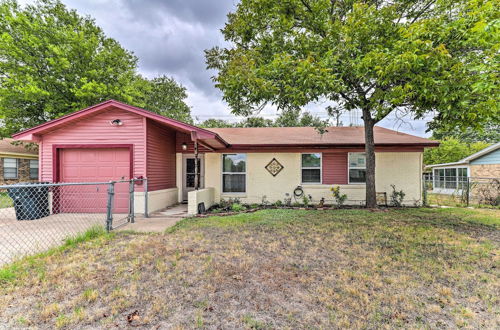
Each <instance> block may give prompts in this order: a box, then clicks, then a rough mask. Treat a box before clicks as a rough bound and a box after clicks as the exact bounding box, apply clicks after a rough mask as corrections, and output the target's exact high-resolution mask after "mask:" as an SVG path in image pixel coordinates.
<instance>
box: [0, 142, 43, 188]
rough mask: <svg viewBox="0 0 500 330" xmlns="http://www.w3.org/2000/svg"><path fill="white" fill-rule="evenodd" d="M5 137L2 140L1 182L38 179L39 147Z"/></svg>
mask: <svg viewBox="0 0 500 330" xmlns="http://www.w3.org/2000/svg"><path fill="white" fill-rule="evenodd" d="M13 142H14V140H13V139H9V138H4V139H1V140H0V184H3V185H6V184H13V183H18V182H36V181H38V149H37V146H36V145H31V146H27V145H26V144H24V143H19V142H18V143H15V144H13Z"/></svg>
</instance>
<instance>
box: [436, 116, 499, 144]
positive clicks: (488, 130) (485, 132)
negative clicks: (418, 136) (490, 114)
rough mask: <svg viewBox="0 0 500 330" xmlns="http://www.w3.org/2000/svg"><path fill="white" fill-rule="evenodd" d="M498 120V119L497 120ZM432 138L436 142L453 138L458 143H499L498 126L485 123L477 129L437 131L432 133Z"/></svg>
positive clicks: (492, 123)
mask: <svg viewBox="0 0 500 330" xmlns="http://www.w3.org/2000/svg"><path fill="white" fill-rule="evenodd" d="M499 120H500V119H499ZM432 138H434V139H436V140H444V139H446V138H455V139H457V140H459V141H460V142H466V143H473V142H486V143H497V142H498V141H500V124H498V123H497V124H496V123H494V122H487V123H485V125H484V126H482V127H480V128H479V129H476V128H467V129H465V130H461V129H460V128H459V127H457V128H454V129H446V130H443V129H438V130H435V131H433V132H432Z"/></svg>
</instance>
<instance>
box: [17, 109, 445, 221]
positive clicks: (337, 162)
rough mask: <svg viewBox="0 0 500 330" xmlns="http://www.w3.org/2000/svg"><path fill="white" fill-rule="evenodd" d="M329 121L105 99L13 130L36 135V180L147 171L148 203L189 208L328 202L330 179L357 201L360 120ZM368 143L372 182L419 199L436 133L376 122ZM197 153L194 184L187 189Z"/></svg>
mask: <svg viewBox="0 0 500 330" xmlns="http://www.w3.org/2000/svg"><path fill="white" fill-rule="evenodd" d="M327 130H328V132H326V133H325V134H323V135H321V134H319V133H318V132H317V131H316V130H315V129H314V128H312V127H299V128H297V127H286V128H278V127H276V128H275V127H273V128H218V129H203V128H199V127H196V126H193V125H189V124H186V123H182V122H179V121H176V120H173V119H169V118H166V117H164V116H160V115H158V114H155V113H152V112H149V111H146V110H143V109H140V108H136V107H132V106H129V105H126V104H123V103H120V102H117V101H113V100H110V101H107V102H104V103H101V104H98V105H95V106H92V107H90V108H87V109H84V110H80V111H77V112H74V113H72V114H69V115H66V116H64V117H61V118H59V119H56V120H52V121H50V122H47V123H44V124H42V125H39V126H36V127H34V128H31V129H28V130H25V131H23V132H20V133H17V134H15V135H14V138H15V139H17V140H23V141H35V142H37V143H39V145H40V169H41V171H40V173H41V180H42V181H53V182H81V181H108V180H113V179H120V178H126V179H127V178H130V177H147V178H148V191H149V193H148V196H149V199H148V205H149V210H150V211H154V210H158V209H161V208H164V207H166V206H169V205H172V204H175V203H178V202H182V201H186V200H188V204H189V205H188V209H189V211H190V213H195V212H196V209H197V207H198V205H199V204H200V203H201V202H204V204H205V207H207V208H208V207H209V206H210V205H212V204H213V203H214V202H218V201H219V200H220V199H221V198H224V199H228V198H239V199H240V200H241V201H242V202H246V203H261V202H262V201H263V199H264V200H266V201H268V202H275V201H276V200H281V201H283V200H284V199H285V197H287V196H289V197H291V198H292V202H294V201H295V197H294V190H295V189H296V188H297V187H298V186H302V190H303V192H304V195H305V196H307V195H311V197H312V199H313V202H314V203H317V202H319V200H320V199H321V198H325V199H326V201H327V202H329V203H332V200H333V198H332V194H331V191H330V188H331V187H332V186H334V185H338V186H340V188H341V192H342V193H345V194H347V196H348V203H351V204H357V205H359V204H361V203H364V199H365V184H364V183H365V156H364V130H363V128H362V127H330V128H327ZM375 144H376V147H375V149H376V166H377V170H376V182H377V186H376V188H377V192H380V193H387V195H388V194H390V192H391V191H392V188H391V185H392V184H394V185H395V186H396V188H397V189H398V190H399V189H402V190H403V191H404V192H405V193H406V197H405V202H406V203H407V204H413V203H415V202H418V201H420V200H421V192H422V181H421V180H422V152H423V150H424V147H435V146H437V145H438V142H435V141H430V140H428V139H424V138H420V137H416V136H412V135H408V134H404V133H399V132H395V131H392V130H389V129H385V128H381V127H375ZM196 150H198V153H196ZM196 154H198V157H199V160H200V162H199V164H200V166H199V183H200V184H199V186H200V190H197V191H193V190H194V189H195V188H194V187H195V172H196V171H195V166H194V164H195V155H196ZM123 189H128V188H126V187H125V188H123ZM143 190H144V186H142V185H138V186H137V187H136V193H135V194H136V198H135V201H136V211H137V212H140V210H141V209H142V208H143V206H144V205H143V198H142V199H141V198H140V197H141V196H143ZM297 192H300V190H297ZM83 199H84V196H82V198H81V199H80V200H81V201H83ZM297 201H298V202H302V197H298V198H297Z"/></svg>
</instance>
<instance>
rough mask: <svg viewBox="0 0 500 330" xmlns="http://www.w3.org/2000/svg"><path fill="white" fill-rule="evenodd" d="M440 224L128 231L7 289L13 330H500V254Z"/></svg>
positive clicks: (278, 222) (367, 222) (344, 221)
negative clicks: (394, 329) (130, 329)
mask: <svg viewBox="0 0 500 330" xmlns="http://www.w3.org/2000/svg"><path fill="white" fill-rule="evenodd" d="M426 212H430V213H428V216H427V218H425V217H424V218H425V219H424V220H422V213H419V211H404V210H402V211H391V212H369V211H362V210H342V211H294V210H269V211H260V212H257V213H252V214H243V215H238V216H234V217H224V218H208V219H188V220H184V222H183V223H182V224H181V225H179V226H177V227H176V229H175V231H174V232H173V233H170V234H165V235H163V234H162V235H143V234H141V235H137V234H129V233H119V234H117V236H116V238H115V239H113V240H108V241H103V242H100V243H96V242H88V243H85V244H84V245H82V246H81V247H79V248H77V249H74V250H71V251H67V252H65V253H63V254H56V255H53V256H48V257H46V258H44V259H43V260H42V261H41V262H40V263H39V264H37V265H36V266H33V267H36V268H33V271H32V272H27V273H26V275H25V276H23V277H22V278H20V279H19V280H18V281H16V282H12V283H10V284H6V285H4V286H3V288H2V289H1V290H2V291H1V292H0V294H1V296H2V298H0V322H2V323H3V324H4V325H5V326H9V327H12V326H18V327H23V326H35V327H54V326H56V327H71V328H74V327H116V326H118V327H130V326H133V327H136V326H137V327H145V328H150V327H152V326H156V327H159V328H163V327H185V328H193V327H210V328H305V327H308V328H311V327H312V328H329V327H336V328H342V327H350V328H353V327H354V328H361V327H373V328H377V327H457V326H465V327H473V328H479V327H481V328H498V326H500V323H499V317H498V315H499V313H500V308H499V306H500V301H499V297H498V295H497V294H496V292H500V284H499V281H498V278H499V277H500V267H499V266H500V265H499V262H500V246H499V245H498V244H497V243H496V242H494V241H491V240H489V239H488V238H487V237H476V236H474V237H472V236H470V235H468V232H469V231H468V230H466V231H460V230H454V229H453V228H450V227H446V226H440V225H436V223H437V224H439V221H438V219H439V218H440V217H442V218H443V219H444V220H445V221H450V220H449V219H448V218H449V214H439V213H437V212H436V213H433V211H426ZM446 219H448V220H446ZM458 220H459V219H457V221H458ZM458 223H461V222H460V221H458ZM468 225H471V224H470V223H468ZM471 226H473V225H471ZM490 231H492V232H493V234H496V235H498V234H499V231H498V230H497V229H496V228H492V227H490ZM481 232H482V231H475V233H476V234H477V235H480V233H481ZM488 236H489V235H488Z"/></svg>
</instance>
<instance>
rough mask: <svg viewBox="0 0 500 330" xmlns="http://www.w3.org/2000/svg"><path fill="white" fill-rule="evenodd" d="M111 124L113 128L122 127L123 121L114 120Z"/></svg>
mask: <svg viewBox="0 0 500 330" xmlns="http://www.w3.org/2000/svg"><path fill="white" fill-rule="evenodd" d="M110 124H111V125H113V126H122V125H123V121H121V120H120V119H113V120H112V121H110Z"/></svg>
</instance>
